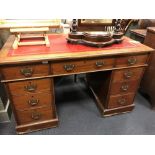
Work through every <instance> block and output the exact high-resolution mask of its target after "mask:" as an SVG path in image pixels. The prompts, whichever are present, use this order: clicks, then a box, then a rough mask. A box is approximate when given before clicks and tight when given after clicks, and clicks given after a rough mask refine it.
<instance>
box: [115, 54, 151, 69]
mask: <svg viewBox="0 0 155 155" xmlns="http://www.w3.org/2000/svg"><path fill="white" fill-rule="evenodd" d="M147 59H148V55H135V56H134V55H133V56H128V57H120V58H117V59H116V67H127V66H135V65H143V64H145V63H147Z"/></svg>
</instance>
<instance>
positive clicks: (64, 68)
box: [51, 58, 114, 75]
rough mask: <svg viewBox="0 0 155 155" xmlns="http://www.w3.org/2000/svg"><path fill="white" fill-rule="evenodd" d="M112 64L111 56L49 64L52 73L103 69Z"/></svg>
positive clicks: (111, 66) (110, 66)
mask: <svg viewBox="0 0 155 155" xmlns="http://www.w3.org/2000/svg"><path fill="white" fill-rule="evenodd" d="M113 65H114V59H113V58H107V59H106V58H105V59H93V60H79V61H66V62H65V61H64V62H60V63H53V64H52V65H51V67H52V71H53V74H54V75H55V74H56V75H58V74H72V73H80V72H87V71H97V70H104V69H108V68H109V69H111V68H113Z"/></svg>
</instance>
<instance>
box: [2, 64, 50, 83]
mask: <svg viewBox="0 0 155 155" xmlns="http://www.w3.org/2000/svg"><path fill="white" fill-rule="evenodd" d="M1 72H2V75H3V78H4V79H5V80H11V79H22V78H30V77H39V76H46V75H48V74H49V65H48V64H37V65H20V66H15V67H2V68H1Z"/></svg>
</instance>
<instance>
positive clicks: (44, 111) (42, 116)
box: [16, 106, 55, 125]
mask: <svg viewBox="0 0 155 155" xmlns="http://www.w3.org/2000/svg"><path fill="white" fill-rule="evenodd" d="M16 114H17V118H18V120H17V124H18V125H21V124H28V123H36V122H41V121H45V120H50V119H52V118H55V114H54V110H53V109H52V107H51V106H48V107H43V108H35V109H30V110H24V111H16Z"/></svg>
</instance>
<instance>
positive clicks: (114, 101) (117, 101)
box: [108, 93, 134, 109]
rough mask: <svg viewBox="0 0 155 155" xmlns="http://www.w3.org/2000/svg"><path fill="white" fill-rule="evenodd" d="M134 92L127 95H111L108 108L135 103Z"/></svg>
mask: <svg viewBox="0 0 155 155" xmlns="http://www.w3.org/2000/svg"><path fill="white" fill-rule="evenodd" d="M133 99H134V93H130V94H126V95H117V96H110V99H109V103H108V108H109V109H111V108H117V107H122V106H127V105H131V104H133Z"/></svg>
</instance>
